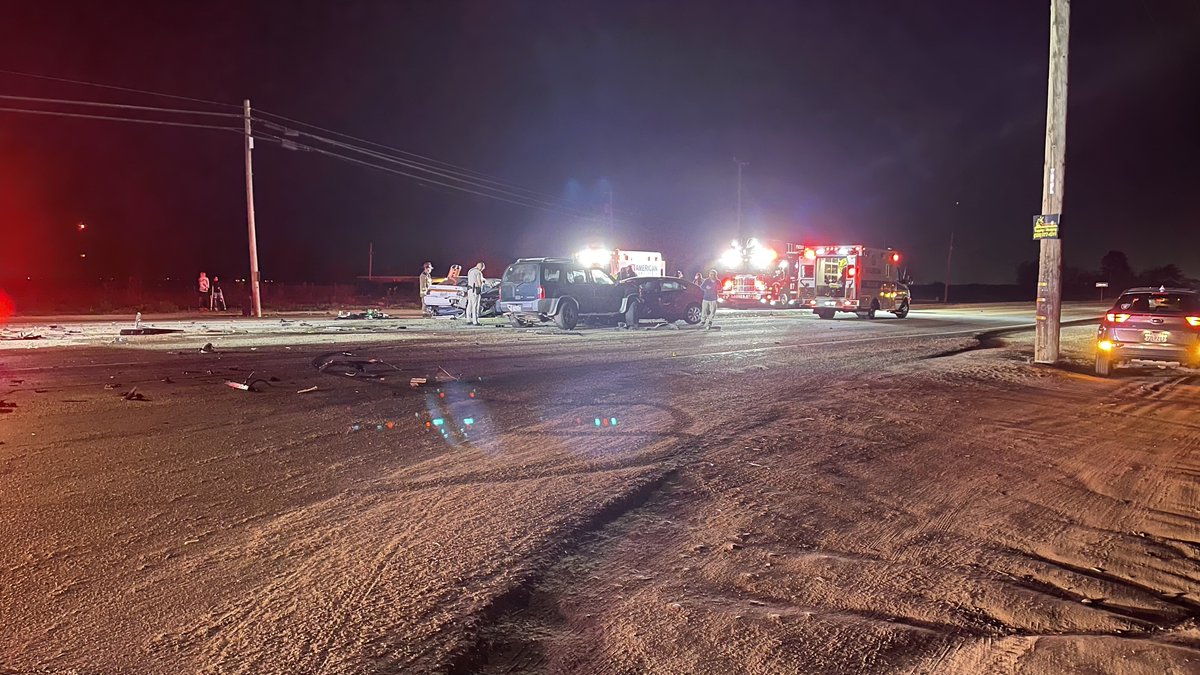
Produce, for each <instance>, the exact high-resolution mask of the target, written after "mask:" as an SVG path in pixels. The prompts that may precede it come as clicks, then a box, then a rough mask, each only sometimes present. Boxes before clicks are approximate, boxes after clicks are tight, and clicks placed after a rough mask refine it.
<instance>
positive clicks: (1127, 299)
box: [1113, 293, 1200, 314]
mask: <svg viewBox="0 0 1200 675" xmlns="http://www.w3.org/2000/svg"><path fill="white" fill-rule="evenodd" d="M1198 305H1200V303H1198V302H1197V298H1196V296H1195V295H1193V294H1191V293H1126V294H1125V295H1122V296H1121V297H1120V298H1117V304H1115V305H1113V309H1114V310H1120V311H1122V312H1130V313H1134V314H1183V313H1184V312H1195V311H1197V310H1200V306H1198Z"/></svg>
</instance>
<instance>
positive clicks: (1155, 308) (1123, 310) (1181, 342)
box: [1096, 286, 1200, 375]
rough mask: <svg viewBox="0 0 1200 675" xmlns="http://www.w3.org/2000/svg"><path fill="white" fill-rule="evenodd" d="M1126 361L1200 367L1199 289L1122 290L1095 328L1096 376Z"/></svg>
mask: <svg viewBox="0 0 1200 675" xmlns="http://www.w3.org/2000/svg"><path fill="white" fill-rule="evenodd" d="M1129 361H1168V362H1175V363H1178V364H1180V365H1183V366H1188V367H1200V292H1197V291H1195V290H1192V289H1188V288H1163V287H1161V286H1160V287H1158V288H1131V289H1129V290H1127V291H1125V292H1124V293H1122V294H1121V297H1119V298H1117V301H1116V303H1114V304H1113V306H1112V309H1110V310H1108V313H1107V314H1105V315H1104V321H1103V322H1102V323H1101V324H1100V328H1099V330H1098V331H1097V332H1096V374H1097V375H1108V374H1109V372H1110V371H1111V369H1112V367H1113V366H1115V365H1117V364H1120V363H1124V362H1129Z"/></svg>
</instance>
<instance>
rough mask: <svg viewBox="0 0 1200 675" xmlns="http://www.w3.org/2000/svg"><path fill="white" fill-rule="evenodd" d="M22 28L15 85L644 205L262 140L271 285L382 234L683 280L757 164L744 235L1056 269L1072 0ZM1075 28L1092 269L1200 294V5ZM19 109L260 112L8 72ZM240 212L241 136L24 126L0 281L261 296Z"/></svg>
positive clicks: (706, 5) (348, 257)
mask: <svg viewBox="0 0 1200 675" xmlns="http://www.w3.org/2000/svg"><path fill="white" fill-rule="evenodd" d="M0 16H2V17H3V20H2V23H0V69H5V70H13V71H22V72H27V73H35V74H41V75H48V76H54V77H59V78H70V79H79V80H88V81H93V82H100V83H105V84H111V85H118V86H123V87H132V88H138V89H146V90H153V91H160V92H167V93H172V94H179V95H184V96H189V97H196V98H201V99H206V100H215V101H219V102H224V103H228V104H235V105H239V106H240V104H241V101H242V99H243V98H247V97H249V98H250V99H251V100H252V102H253V104H254V106H255V107H256V109H262V110H264V111H269V112H271V113H276V114H278V115H284V116H287V117H293V118H297V119H300V120H303V121H306V122H309V123H312V124H316V125H319V126H321V127H326V128H329V129H332V130H335V131H338V132H342V133H345V134H350V135H353V136H357V137H362V138H366V139H370V140H373V141H377V142H380V143H384V144H387V145H389V146H393V147H396V148H400V149H403V150H407V151H410V152H414V153H419V154H421V155H425V156H428V157H431V158H435V159H437V160H440V161H443V162H449V163H452V164H454V165H457V166H461V167H465V168H468V169H470V170H472V171H476V172H481V173H484V174H487V175H489V176H493V177H495V178H496V179H499V180H502V181H504V182H506V183H511V184H514V185H518V186H522V187H525V188H528V189H530V190H534V191H537V192H540V193H546V194H548V195H551V196H552V197H553V198H555V199H557V200H562V201H563V202H567V203H570V204H571V205H572V207H573V208H574V209H577V210H579V211H585V212H588V213H599V212H600V211H601V209H602V208H603V205H604V203H605V202H606V201H607V193H608V190H609V189H610V188H611V189H612V190H613V192H614V202H615V204H616V207H617V209H618V211H619V213H618V216H619V220H618V222H617V224H616V236H615V237H614V238H611V239H610V237H609V236H608V226H607V224H606V222H605V221H604V219H603V217H591V218H579V217H574V216H565V215H561V214H557V213H547V212H543V211H538V210H533V209H527V208H523V207H517V206H513V205H510V204H506V203H503V202H499V201H495V200H491V199H486V198H481V197H475V196H471V195H467V194H464V193H461V192H456V191H453V190H448V189H445V188H442V187H438V186H433V185H430V184H427V183H426V184H422V183H421V182H418V181H415V180H412V179H409V178H402V177H399V176H394V175H390V174H388V173H385V172H382V171H378V170H375V169H371V168H366V167H361V166H356V165H353V164H349V163H345V162H342V161H339V160H337V159H334V158H330V157H327V156H322V155H319V154H315V153H304V152H295V151H289V150H285V149H283V148H281V147H279V146H278V145H274V144H269V143H266V142H260V143H259V144H258V146H257V149H256V151H255V160H254V161H255V174H256V181H255V189H256V196H257V216H258V234H259V248H260V260H261V266H262V270H263V277H264V278H265V279H278V280H312V281H325V280H335V279H338V280H344V279H349V278H351V277H353V276H355V275H360V274H366V271H367V249H368V244H369V243H371V242H373V243H374V246H375V273H376V274H416V273H418V272H419V265H420V263H421V262H422V261H423V260H426V259H429V260H432V261H433V262H434V264H435V267H436V270H437V271H438V272H440V273H444V271H445V268H446V267H447V266H448V265H449V264H450V263H460V264H462V265H463V266H464V268H465V267H467V266H469V265H471V264H473V263H474V262H475V261H476V260H477V259H483V260H485V261H487V262H488V263H489V266H490V267H491V269H490V272H493V273H498V272H499V271H500V270H501V269H502V267H503V266H504V265H505V264H507V263H508V262H510V261H511V260H513V259H515V258H516V257H518V256H533V255H561V254H566V253H569V252H571V251H573V250H575V249H577V248H579V247H581V246H582V245H584V244H588V243H590V242H601V241H603V242H605V243H608V244H610V245H615V246H620V247H623V248H631V249H651V250H661V251H663V252H664V254H665V255H666V257H667V258H668V260H669V261H671V266H672V268H675V267H682V268H684V269H685V270H687V271H688V273H689V275H690V273H691V272H692V271H693V270H696V269H698V268H699V267H700V266H704V265H707V264H709V263H710V261H711V260H712V259H713V258H715V257H716V256H717V254H718V253H719V250H720V248H721V247H723V246H727V245H728V241H729V240H730V239H731V238H733V237H734V236H737V235H738V231H737V228H736V222H735V195H736V175H737V172H736V166H735V164H734V161H733V158H734V157H737V158H738V159H741V160H743V161H746V162H749V165H748V166H746V167H745V170H744V183H743V221H744V226H743V230H744V231H743V233H742V234H743V235H744V236H752V235H757V236H759V237H761V238H771V239H783V240H791V241H808V242H814V243H816V242H830V243H836V242H852V241H853V242H860V243H866V244H869V245H878V246H892V247H896V248H899V249H901V250H902V251H904V252H905V254H906V258H907V262H908V265H909V270H910V272H911V274H912V275H913V276H914V277H915V278H916V280H917V281H918V282H928V281H937V280H941V279H943V278H944V274H945V259H946V245H947V240H948V238H949V236H950V231H951V228H952V227H954V228H955V232H956V233H955V239H956V247H955V262H954V272H953V279H954V281H955V282H956V283H957V282H968V281H976V282H988V283H1011V282H1012V281H1013V280H1014V276H1015V270H1016V266H1017V265H1018V263H1020V262H1021V261H1023V260H1029V259H1034V258H1036V256H1037V245H1036V243H1035V242H1033V241H1032V240H1031V235H1030V231H1031V221H1032V217H1033V215H1035V214H1036V213H1038V211H1039V210H1040V200H1041V176H1042V161H1043V144H1044V136H1043V134H1044V129H1045V105H1046V68H1047V65H1046V61H1047V49H1048V46H1047V44H1048V35H1049V28H1048V18H1049V3H1048V1H1047V0H1006V1H1003V2H1001V1H998V0H996V1H989V2H962V1H961V0H957V1H952V0H946V1H933V0H929V1H922V2H896V1H894V0H889V1H879V2H868V1H867V0H859V1H857V2H794V3H793V2H782V1H778V2H776V1H759V2H753V1H746V0H739V1H737V2H734V1H732V0H730V1H726V2H708V1H703V0H691V1H689V2H682V1H681V2H658V1H653V0H650V1H648V0H637V1H631V2H598V1H596V2H579V1H575V0H565V1H555V2H549V1H547V2H515V1H512V2H510V1H503V0H497V1H491V2H444V1H429V2H400V1H399V0H395V1H383V2H291V1H290V2H161V1H160V2H144V3H135V2H116V1H114V2H98V1H96V2H56V3H46V2H29V1H25V0H22V1H16V0H0ZM1071 18H1072V24H1071V43H1070V47H1071V63H1070V108H1069V115H1068V140H1067V169H1066V204H1065V207H1064V215H1063V228H1064V232H1065V236H1064V249H1065V255H1066V260H1067V263H1068V264H1072V265H1077V266H1080V267H1087V268H1096V267H1097V266H1098V264H1099V260H1100V257H1101V256H1102V255H1103V254H1104V253H1105V252H1106V251H1108V250H1109V249H1118V250H1123V251H1125V252H1127V253H1128V254H1129V257H1130V260H1131V262H1132V263H1133V266H1134V267H1135V268H1138V269H1142V268H1146V267H1154V266H1159V265H1163V264H1166V263H1175V264H1177V265H1179V266H1180V267H1182V268H1183V269H1184V271H1185V272H1186V273H1188V274H1189V275H1191V276H1200V245H1198V244H1200V198H1198V197H1197V190H1196V186H1197V185H1198V184H1200V163H1198V162H1197V159H1196V154H1197V151H1200V37H1198V36H1200V2H1195V1H1194V0H1154V1H1153V2H1128V1H1117V0H1112V1H1099V0H1089V1H1086V2H1076V3H1074V4H1073V7H1072V17H1071ZM0 94H7V95H23V96H41V97H55V98H76V99H85V100H96V101H109V102H124V103H135V104H141V105H160V106H186V107H196V108H199V109H204V110H228V111H231V112H237V110H235V109H233V108H228V109H225V108H216V107H213V106H205V105H201V104H192V103H187V102H183V101H177V100H172V99H160V98H153V97H147V96H143V95H139V94H134V93H127V92H119V91H112V90H105V89H96V88H91V87H83V86H75V85H68V84H64V83H59V82H51V81H45V80H37V79H30V78H25V77H17V76H12V75H4V74H0ZM14 105H20V106H23V107H34V106H35V104H30V103H20V104H16V103H13V102H0V107H11V106H14ZM40 107H42V108H54V109H62V108H56V107H55V106H48V105H41V106H40ZM87 112H98V113H101V114H103V113H102V111H96V110H91V111H87ZM206 122H214V123H220V124H234V125H240V122H239V121H238V120H225V119H222V118H214V120H206ZM244 199H245V195H244V186H243V164H242V139H241V137H240V136H239V135H238V134H235V133H229V132H221V131H211V130H202V129H177V128H166V127H157V126H142V125H128V124H122V123H116V122H103V121H95V120H75V119H63V118H50V117H34V116H28V115H22V114H15V113H8V112H0V235H2V242H0V277H10V278H11V277H25V276H27V275H32V276H35V277H40V278H45V277H56V278H95V277H96V276H97V275H104V276H116V277H120V278H125V277H131V276H136V277H142V278H146V279H154V278H163V277H167V276H173V277H176V278H180V277H182V278H193V277H195V275H196V273H197V272H198V271H199V270H201V269H204V270H207V271H208V272H209V273H210V274H221V275H226V276H228V277H231V278H232V277H238V276H244V275H245V270H246V269H247V266H248V264H247V253H246V228H245V201H244ZM80 221H84V222H86V223H87V224H88V229H87V230H85V231H84V232H82V233H81V232H79V231H78V230H77V229H76V223H78V222H80ZM80 252H86V253H87V255H88V257H87V258H86V259H81V258H80V257H79V253H80Z"/></svg>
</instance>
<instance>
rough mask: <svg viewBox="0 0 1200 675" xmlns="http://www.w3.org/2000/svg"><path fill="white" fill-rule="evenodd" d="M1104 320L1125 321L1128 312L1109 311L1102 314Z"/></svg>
mask: <svg viewBox="0 0 1200 675" xmlns="http://www.w3.org/2000/svg"><path fill="white" fill-rule="evenodd" d="M1104 320H1105V321H1107V322H1109V323H1125V322H1126V321H1128V320H1129V315H1128V314H1116V313H1114V312H1109V313H1108V314H1105V315H1104Z"/></svg>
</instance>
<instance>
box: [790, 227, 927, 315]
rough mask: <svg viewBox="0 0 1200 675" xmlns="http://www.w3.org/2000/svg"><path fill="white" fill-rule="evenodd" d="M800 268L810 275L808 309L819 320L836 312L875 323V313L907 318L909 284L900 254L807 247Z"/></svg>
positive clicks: (884, 250) (843, 247) (854, 247)
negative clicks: (901, 267) (810, 289)
mask: <svg viewBox="0 0 1200 675" xmlns="http://www.w3.org/2000/svg"><path fill="white" fill-rule="evenodd" d="M801 265H802V269H804V270H805V271H806V272H807V271H809V270H811V274H812V275H813V276H812V279H811V281H810V282H809V283H811V284H812V289H813V290H812V295H811V296H810V297H808V298H807V299H806V302H807V305H808V308H809V309H811V310H812V311H813V313H814V314H816V315H817V316H819V317H821V318H822V319H832V318H833V317H834V315H835V314H837V313H838V312H853V313H854V314H856V315H857V316H858V317H859V318H863V319H874V318H875V314H876V312H891V313H892V314H895V315H896V317H897V318H900V319H903V318H904V317H906V316H908V310H909V303H910V296H909V291H908V285H909V284H910V283H912V280H911V279H909V278H908V276H907V275H906V274H904V273H903V272H901V269H900V252H899V251H895V250H893V249H890V248H871V247H868V246H862V245H858V244H855V245H842V244H838V245H833V246H807V247H805V249H804V251H803V254H802V259H801ZM802 276H803V275H802ZM804 281H809V280H804Z"/></svg>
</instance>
